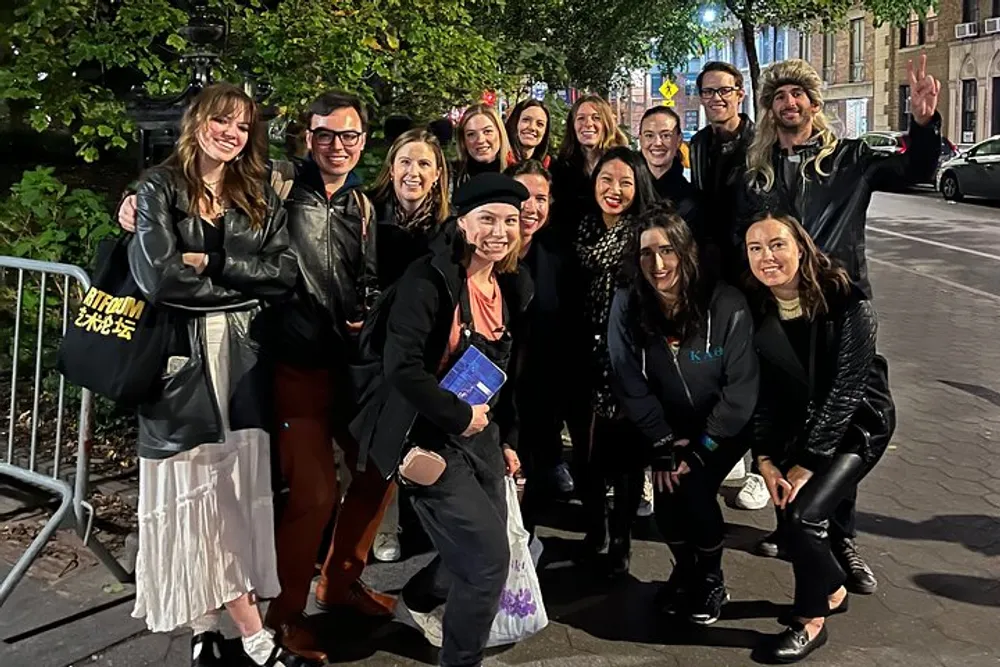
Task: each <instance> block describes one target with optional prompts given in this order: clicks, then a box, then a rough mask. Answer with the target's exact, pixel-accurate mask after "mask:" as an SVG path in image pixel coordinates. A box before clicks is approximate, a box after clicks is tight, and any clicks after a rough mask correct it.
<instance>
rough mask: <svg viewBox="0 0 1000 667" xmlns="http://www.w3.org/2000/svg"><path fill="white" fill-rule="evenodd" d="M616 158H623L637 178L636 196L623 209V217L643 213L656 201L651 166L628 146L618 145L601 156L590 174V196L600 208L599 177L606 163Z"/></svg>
mask: <svg viewBox="0 0 1000 667" xmlns="http://www.w3.org/2000/svg"><path fill="white" fill-rule="evenodd" d="M615 160H621V161H622V162H624V163H625V164H626V165H627V166H628V167H629V169H631V170H632V175H633V176H634V178H635V197H634V198H633V199H632V203H631V204H629V207H628V208H627V209H625V210H624V211H622V213H621V215H622V217H625V216H629V215H633V216H634V215H642V214H643V213H644V212H645V211H646V208H647V207H649V206H650V205H651V204H652V203H653V202H655V201H656V191H655V190H654V189H653V183H652V180H651V179H650V176H649V168H648V167H646V160H645V158H643V157H642V155H641V154H640V153H636V152H635V151H633V150H632V149H631V148H629V147H628V146H616V147H614V148H612V149H611V150H609V151H608V152H606V153H605V154H604V155H602V156H601V159H600V160H598V161H597V164H596V165H595V166H594V171H593V173H591V174H590V196H591V201H593V204H594V205H595V206H597V207H598V210H600V205H599V204H597V179H598V177H599V176H600V175H601V169H603V168H604V165H606V164H608V163H609V162H613V161H615Z"/></svg>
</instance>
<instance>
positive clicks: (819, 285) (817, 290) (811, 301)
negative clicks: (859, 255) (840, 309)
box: [744, 211, 851, 320]
mask: <svg viewBox="0 0 1000 667" xmlns="http://www.w3.org/2000/svg"><path fill="white" fill-rule="evenodd" d="M765 220H774V221H775V222H777V223H780V224H781V225H783V226H784V227H785V228H787V229H788V231H790V232H791V233H792V238H793V239H794V240H795V244H796V245H797V246H798V247H799V252H801V253H802V257H801V259H800V260H799V301H800V303H801V305H802V313H803V314H804V315H805V316H806V318H807V319H809V320H814V319H816V318H817V317H818V316H820V315H825V314H826V313H828V312H829V311H830V306H829V304H828V303H827V300H826V297H827V295H828V294H838V293H839V294H847V293H848V292H850V290H851V279H850V277H849V276H848V275H847V272H846V271H844V269H842V268H840V267H839V266H837V265H836V264H834V262H833V260H832V259H830V257H829V256H828V255H827V254H826V253H824V252H823V251H822V250H820V249H819V248H818V247H817V246H816V242H815V241H813V239H812V237H811V236H809V232H807V231H806V229H805V227H803V226H802V224H801V223H800V222H799V221H798V220H796V219H795V218H793V217H792V216H790V215H782V214H774V213H771V212H770V211H767V212H764V213H761V214H760V215H757V216H756V217H755V218H754V219H753V222H751V224H750V227H752V226H753V225H755V224H757V223H758V222H763V221H765ZM750 227H747V231H749V229H750ZM744 245H745V243H744ZM750 283H751V286H752V287H755V288H757V289H758V291H764V292H766V293H767V294H766V296H765V302H766V301H767V300H772V301H773V300H774V295H773V294H772V293H771V290H768V289H764V290H761V289H760V288H762V287H763V285H762V284H761V283H760V281H758V280H757V278H756V276H754V275H753V273H752V272H751V274H750Z"/></svg>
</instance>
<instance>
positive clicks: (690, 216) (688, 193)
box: [650, 158, 706, 243]
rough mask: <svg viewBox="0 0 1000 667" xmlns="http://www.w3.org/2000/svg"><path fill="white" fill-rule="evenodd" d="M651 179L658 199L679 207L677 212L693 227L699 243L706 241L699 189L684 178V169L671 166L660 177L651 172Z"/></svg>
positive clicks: (677, 163) (677, 164)
mask: <svg viewBox="0 0 1000 667" xmlns="http://www.w3.org/2000/svg"><path fill="white" fill-rule="evenodd" d="M674 165H676V166H680V158H676V159H675V160H674ZM650 181H651V182H652V184H653V189H654V190H655V191H656V196H657V198H658V199H660V200H663V201H669V202H671V203H672V204H673V205H674V208H676V209H677V214H678V215H680V216H681V217H682V218H684V222H686V223H687V224H688V227H690V228H691V233H692V234H694V237H695V240H697V241H698V242H699V243H704V242H705V241H706V238H705V235H704V233H703V232H704V230H703V229H702V227H703V221H702V219H701V205H700V201H699V196H698V190H697V188H695V187H694V186H693V185H691V183H690V182H689V181H688V179H686V178H684V169H683V168H681V169H675V168H671V169H670V170H669V171H667V173H665V174H664V175H663V176H660V177H659V178H654V177H653V175H652V173H650Z"/></svg>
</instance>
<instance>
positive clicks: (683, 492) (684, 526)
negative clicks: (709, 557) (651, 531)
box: [653, 439, 750, 551]
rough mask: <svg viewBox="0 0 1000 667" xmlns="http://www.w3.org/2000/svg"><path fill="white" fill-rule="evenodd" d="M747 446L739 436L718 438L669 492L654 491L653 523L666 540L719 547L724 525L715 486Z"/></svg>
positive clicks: (703, 548)
mask: <svg viewBox="0 0 1000 667" xmlns="http://www.w3.org/2000/svg"><path fill="white" fill-rule="evenodd" d="M687 446H688V447H700V446H701V445H699V444H698V443H692V444H690V445H687ZM749 448H750V444H749V443H748V442H745V441H743V440H742V439H732V440H726V441H724V442H720V443H719V449H718V450H716V452H714V454H710V455H709V460H708V464H707V465H706V466H705V467H704V468H697V469H695V470H693V471H691V472H689V473H687V474H686V475H682V476H681V478H680V484H679V485H678V486H677V487H675V489H674V492H673V493H670V492H669V491H659V490H656V491H655V494H656V495H655V500H654V502H653V507H654V509H655V511H656V525H657V527H658V528H659V529H660V534H661V535H662V536H663V539H665V540H666V541H667V544H670V545H677V544H687V545H690V546H692V547H694V548H695V549H698V550H700V551H713V550H716V549H718V548H719V546H720V545H721V544H722V539H723V537H724V535H725V529H726V523H725V520H724V519H723V517H722V508H721V507H720V506H719V501H718V497H717V496H718V493H719V487H720V486H722V482H723V480H725V478H726V475H728V474H729V471H730V470H732V469H733V466H734V465H736V462H737V461H739V460H740V459H742V458H743V455H744V454H745V453H746V452H747V450H748V449H749Z"/></svg>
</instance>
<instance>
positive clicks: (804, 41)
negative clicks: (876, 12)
mask: <svg viewBox="0 0 1000 667" xmlns="http://www.w3.org/2000/svg"><path fill="white" fill-rule="evenodd" d="M997 1H998V2H1000V0H997ZM799 58H802V60H812V35H810V34H809V33H807V32H800V33H799Z"/></svg>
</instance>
